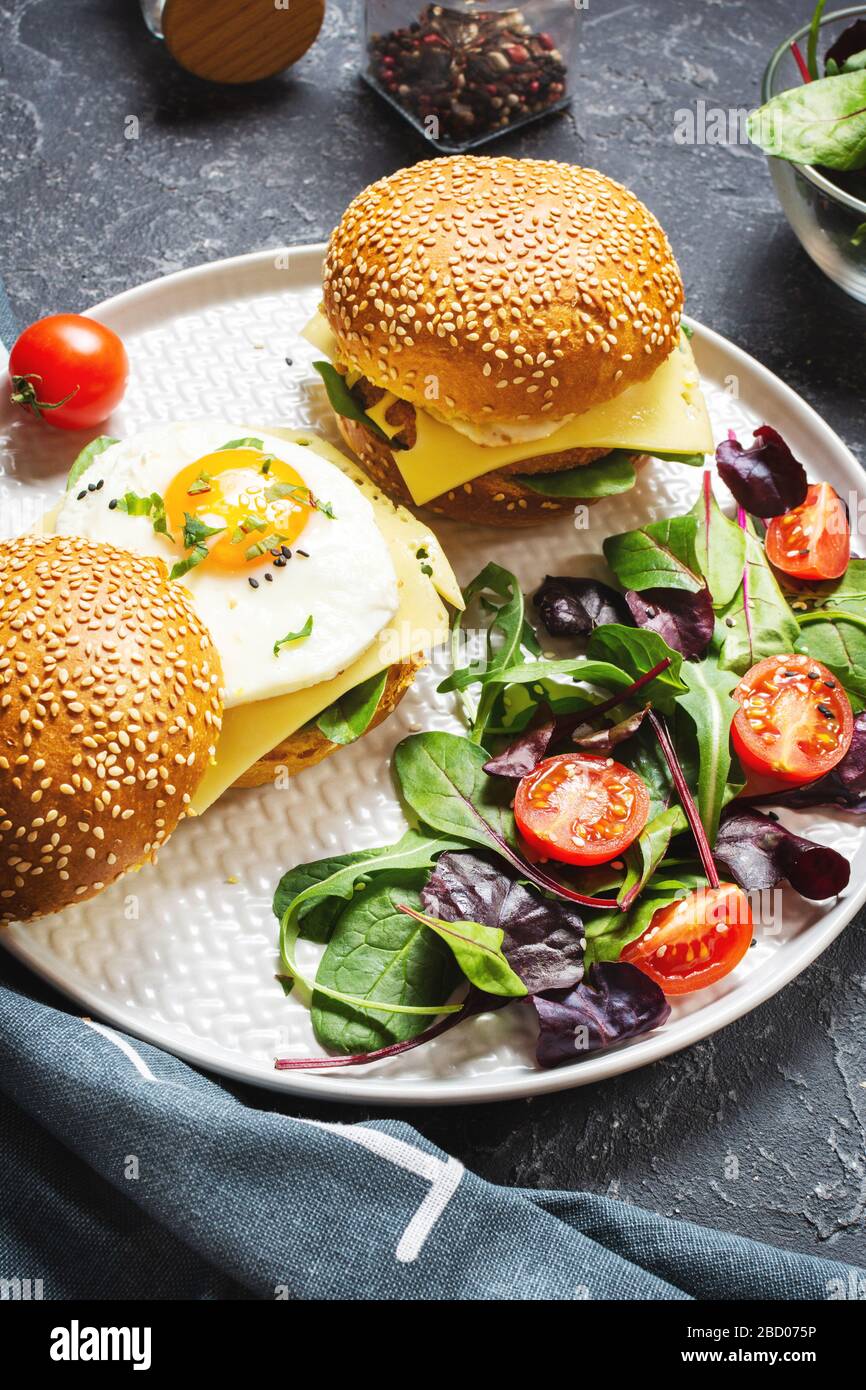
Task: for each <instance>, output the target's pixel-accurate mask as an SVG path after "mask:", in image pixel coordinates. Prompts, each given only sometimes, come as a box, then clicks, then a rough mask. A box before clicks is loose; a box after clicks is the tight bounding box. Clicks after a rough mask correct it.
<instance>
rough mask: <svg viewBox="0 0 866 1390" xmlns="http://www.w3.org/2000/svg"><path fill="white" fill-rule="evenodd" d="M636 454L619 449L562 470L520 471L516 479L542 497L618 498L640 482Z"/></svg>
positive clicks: (583, 499)
mask: <svg viewBox="0 0 866 1390" xmlns="http://www.w3.org/2000/svg"><path fill="white" fill-rule="evenodd" d="M634 458H635V454H634V453H633V452H627V451H626V450H624V449H616V450H614V451H613V452H612V453H610V454H606V455H605V457H604V458H601V459H596V461H595V463H584V464H578V465H577V467H576V468H564V469H563V470H562V471H561V472H559V473H519V474H517V475H516V477H517V482H519V483H520V484H521V486H522V487H528V488H529V490H530V492H539V493H541V495H542V496H543V497H570V498H573V499H575V500H577V501H586V502H589V501H591V500H592V499H593V498H594V497H616V496H617V494H619V493H620V492H628V491H630V489H631V488H633V487H634V485H635V483H636V482H637V474H636V473H635V470H634V463H633V461H632V460H633V459H634Z"/></svg>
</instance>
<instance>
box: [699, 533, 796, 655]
mask: <svg viewBox="0 0 866 1390" xmlns="http://www.w3.org/2000/svg"><path fill="white" fill-rule="evenodd" d="M743 534H744V536H745V542H746V563H745V566H744V569H743V580H742V582H741V584H740V587H739V589H738V590H737V592H736V594H735V595H734V597H733V599H732V600H731V602H730V603H729V604H727V605H726V607H725V608H724V609H723V610H722V612H721V613H720V615H719V621H718V622H717V623H716V635H715V638H714V639H713V648H714V650H715V652H716V653H717V655H718V660H719V665H720V666H723V667H724V668H725V670H728V671H736V672H737V674H738V675H740V676H743V675H745V673H746V672H747V671H748V670H749V669H750V667H752V666H754V665H755V663H756V662H757V661H760V660H761V658H762V657H765V656H776V655H778V653H779V652H784V651H793V650H794V647H795V643H796V642H797V640H798V638H799V636H800V629H799V627H798V625H797V621H796V619H795V617H794V614H793V613H792V612H791V609H790V608H789V607H788V604H787V602H786V600H785V596H784V594H783V593H782V591H781V589H780V588H779V585H778V583H777V581H776V578H775V576H774V574H773V571H772V570H771V569H770V566H769V564H768V563H767V558H766V556H765V554H764V547H763V546H762V545H761V544H760V543H759V541H758V540H757V538H756V536H755V532H754V529H753V527H752V525H751V522H749V523H747V524H746V527H745V528H744V529H743Z"/></svg>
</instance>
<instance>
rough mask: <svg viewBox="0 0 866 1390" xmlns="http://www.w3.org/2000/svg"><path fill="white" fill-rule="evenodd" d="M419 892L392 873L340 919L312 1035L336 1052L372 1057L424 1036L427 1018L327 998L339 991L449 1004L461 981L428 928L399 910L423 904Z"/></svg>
mask: <svg viewBox="0 0 866 1390" xmlns="http://www.w3.org/2000/svg"><path fill="white" fill-rule="evenodd" d="M419 887H420V879H419V880H418V881H417V882H416V886H415V888H410V887H409V886H407V884H406V883H405V882H402V881H398V882H394V881H392V880H390V879H389V878H388V877H387V876H385V877H383V878H381V879H379V880H378V881H377V882H376V884H375V885H373V886H371V887H369V888H367V889H366V890H365V891H364V892H363V893H361V894H359V895H358V897H357V898H355V899H354V900H353V901H352V902H351V903H350V904H349V906H348V907H346V908H345V909H344V911H343V912H342V913H341V914H340V917H339V920H338V921H337V924H336V927H335V928H334V932H333V935H332V936H331V940H330V942H329V943H328V947H327V950H326V951H325V954H324V955H323V956H322V959H321V962H320V964H319V969H318V971H317V973H316V980H315V984H316V986H317V988H316V989H315V990H314V992H313V1009H312V1020H313V1031H314V1033H315V1035H316V1038H317V1039H318V1041H319V1042H320V1043H321V1044H322V1046H323V1047H327V1048H329V1049H330V1050H331V1051H334V1052H347V1053H355V1052H371V1051H373V1049H374V1048H377V1047H384V1046H387V1045H388V1044H389V1043H394V1042H402V1041H404V1040H405V1039H406V1038H413V1037H415V1036H416V1035H417V1034H418V1033H421V1032H423V1031H424V1029H425V1028H426V1027H427V1025H428V1024H429V1021H430V1019H429V1016H428V1015H423V1014H406V1013H382V1012H379V1011H376V1012H375V1013H374V1012H371V1011H370V1010H368V1009H358V1008H356V1007H353V1006H352V1005H349V1004H343V1003H341V1002H339V1001H338V1000H335V999H331V998H328V996H326V995H325V994H324V993H323V992H322V988H321V987H322V986H327V987H328V988H330V989H332V990H333V991H334V992H335V993H340V994H344V995H349V996H354V997H356V998H360V999H364V1000H366V1001H369V1002H376V1003H377V1004H380V1005H385V1004H398V1005H404V1006H405V1005H412V1006H416V1005H417V1006H429V1005H434V1006H435V1005H436V1004H442V1005H444V1004H445V1001H446V1000H447V999H448V996H449V995H450V994H451V992H452V991H453V989H454V987H455V985H456V984H457V981H458V979H459V974H458V971H457V970H456V969H455V965H454V959H453V957H452V955H451V953H450V952H449V951H448V950H447V949H446V948H445V947H444V946H443V945H442V942H441V941H440V940H439V938H438V937H437V936H436V935H435V934H434V933H433V932H431V931H428V930H427V929H426V927H425V926H422V925H421V924H420V923H418V922H417V921H415V920H413V918H411V917H408V916H407V915H406V914H405V913H404V912H402V911H401V910H400V904H401V903H408V904H409V905H411V906H413V907H417V908H420V907H421V899H420V897H419V894H418V888H419Z"/></svg>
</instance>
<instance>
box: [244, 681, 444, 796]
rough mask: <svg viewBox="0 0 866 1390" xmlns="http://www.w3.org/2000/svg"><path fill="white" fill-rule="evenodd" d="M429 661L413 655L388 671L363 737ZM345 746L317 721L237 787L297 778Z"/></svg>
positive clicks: (280, 746) (260, 763)
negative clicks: (284, 777) (286, 777)
mask: <svg viewBox="0 0 866 1390" xmlns="http://www.w3.org/2000/svg"><path fill="white" fill-rule="evenodd" d="M426 664H427V663H426V661H425V659H424V657H422V656H412V657H409V658H408V659H407V660H406V661H400V662H396V663H395V664H394V665H393V666H392V667H390V669H389V671H388V679H387V680H386V682H385V689H384V690H383V691H382V698H381V699H380V701H379V703H378V705H377V706H376V713H375V714H374V715H373V718H372V719H371V720H370V723H369V724H368V726H367V728H366V729H365V730H364V734H363V737H366V735H367V734H368V733H369V732H370V731H371V729H375V728H376V727H377V726H378V725H379V724H381V723H382V722H383V721H384V720H385V719H387V718H388V715H389V714H392V713H393V712H394V710H395V709H396V708H397V706H398V705H399V703H400V701H401V700H402V698H403V696H404V695H405V694H406V691H407V690H408V689H409V687H410V685H411V684H412V682H413V681H414V679H415V677H416V675H417V674H418V672H419V671H420V670H421V668H422V667H423V666H426ZM342 746H343V745H342V744H339V743H332V742H331V740H330V739H329V738H326V737H325V735H324V734H323V733H322V731H321V729H320V728H319V727H318V726H317V725H316V723H315V722H313V723H312V724H305V725H304V727H303V728H302V729H298V730H297V732H296V733H294V734H291V735H290V737H289V738H287V739H285V740H284V742H283V743H279V744H277V746H276V748H274V749H273V750H272V752H270V753H268V754H267V755H266V756H265V757H264V758H260V759H259V761H258V762H257V763H254V764H253V766H252V767H251V768H249V770H248V771H247V772H245V773H244V774H243V776H242V777H239V778H238V780H237V781H236V782H235V784H234V785H235V786H236V787H263V786H266V785H267V784H268V783H270V782H273V781H274V779H275V778H276V777H277V776H278V775H280V774H283V775H286V776H289V777H296V776H297V775H298V773H299V772H303V771H304V769H305V768H308V767H314V766H315V764H316V763H320V762H321V761H322V759H323V758H328V757H330V755H331V754H332V753H336V752H337V751H338V750H339V749H340V748H341V747H342Z"/></svg>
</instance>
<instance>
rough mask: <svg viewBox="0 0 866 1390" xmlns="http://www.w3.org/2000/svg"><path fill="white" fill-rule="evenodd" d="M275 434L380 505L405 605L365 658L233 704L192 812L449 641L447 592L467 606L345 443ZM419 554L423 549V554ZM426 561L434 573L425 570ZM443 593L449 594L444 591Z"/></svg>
mask: <svg viewBox="0 0 866 1390" xmlns="http://www.w3.org/2000/svg"><path fill="white" fill-rule="evenodd" d="M256 428H258V429H260V430H261V429H262V428H264V427H263V426H262V425H259V426H258V427H252V426H243V427H241V426H239V427H238V432H239V434H250V435H254V434H255V432H256ZM267 433H268V434H275V435H277V436H279V437H280V438H283V439H288V440H291V441H292V442H294V443H305V444H308V445H309V447H310V448H312V449H315V451H316V453H318V454H321V455H322V457H323V458H326V459H328V461H329V462H330V463H333V464H335V465H336V467H337V468H339V469H341V471H342V472H343V473H345V474H347V476H348V477H349V478H351V480H352V482H353V483H355V484H356V486H357V487H359V488H360V489H361V491H362V492H363V493H364V494H365V496H367V497H368V498H369V500H370V502H371V503H372V505H373V507H374V509H375V513H376V524H377V525H378V527H379V530H380V531H381V533H382V535H383V537H384V539H385V542H386V544H387V546H388V549H389V551H390V552H391V559H392V561H393V564H394V569H395V570H396V572H397V586H398V594H399V607H398V609H397V612H396V613H395V615H394V617H393V619H392V620H391V622H390V624H389V625H388V627H386V628H385V629H383V631H382V632H381V633H380V634H379V636H378V637H377V638H376V640H375V642H373V643H371V645H370V646H369V647H368V648H367V650H366V651H365V652H364V653H363V655H361V656H360V657H359V658H358V659H357V661H354V662H353V663H352V665H351V666H348V667H347V668H346V670H345V671H341V672H340V674H339V675H337V676H334V677H333V679H332V680H329V681H324V682H320V683H319V684H318V685H314V686H310V687H308V689H306V690H296V691H293V693H292V694H290V695H280V696H277V697H276V698H275V699H273V700H260V701H257V702H255V703H253V704H250V705H240V706H236V707H235V708H234V709H230V710H226V712H225V714H224V717H223V727H222V732H221V734H220V738H219V742H218V744H217V750H216V758H215V760H214V763H213V764H212V765H211V767H210V768H209V769H208V771H207V772H206V773H205V775H204V778H203V779H202V782H201V784H200V786H199V788H198V790H197V792H196V793H195V796H194V797H193V800H192V806H191V808H190V809H191V811H192V813H193V814H195V815H201V813H202V812H203V811H206V810H207V808H208V807H209V806H212V805H213V803H214V802H215V801H216V800H217V798H218V797H220V796H222V794H223V792H225V791H227V790H228V788H229V787H231V786H232V785H233V783H235V782H236V781H237V779H238V778H239V777H240V776H242V774H243V773H245V772H247V771H248V770H249V768H251V767H252V766H253V764H254V763H257V762H258V761H259V759H260V758H263V757H264V756H265V755H266V754H267V753H270V752H271V751H272V750H273V749H274V748H276V747H278V746H279V744H281V743H283V742H284V741H285V740H286V739H287V738H290V737H291V735H292V734H294V733H297V731H298V729H300V728H302V727H303V725H304V724H308V723H310V721H311V720H313V719H315V718H316V717H317V716H318V715H320V714H321V713H322V711H323V710H324V709H327V707H328V705H330V704H332V703H333V702H334V700H338V699H339V698H340V696H341V695H345V694H346V692H347V691H348V690H351V689H352V688H353V686H356V685H360V684H361V682H362V681H365V680H369V679H370V677H372V676H375V675H378V674H379V672H380V671H384V670H386V668H387V667H389V666H391V665H393V664H394V663H395V662H399V661H404V660H406V659H407V658H408V657H410V656H415V655H416V654H418V653H429V652H430V651H431V650H432V649H433V648H434V647H436V646H439V645H440V644H441V643H443V642H445V641H447V639H448V634H449V620H448V613H447V610H446V608H445V605H444V604H443V602H442V599H443V598H444V599H445V600H446V601H447V602H448V603H450V604H451V605H452V606H453V607H455V608H462V607H463V599H462V596H461V593H460V587H459V585H458V583H457V580H456V579H455V577H454V574H453V571H452V569H451V566H450V565H449V564H448V561H447V560H446V558H445V554H444V552H443V550H442V548H441V546H440V544H439V542H438V540H437V539H436V537H435V536H434V535H433V532H432V531H431V530H430V529H429V527H428V526H427V525H425V523H424V522H423V521H419V520H418V518H417V517H414V516H412V514H411V512H408V511H406V509H405V508H404V507H398V506H395V504H394V503H393V502H390V501H389V500H388V499H387V498H386V497H384V496H383V495H382V493H381V492H380V491H379V489H378V488H377V487H376V485H375V484H374V483H373V482H371V480H370V479H369V478H368V477H367V475H366V474H365V473H364V472H363V471H362V470H361V469H360V468H359V467H358V466H357V464H354V463H352V462H351V461H350V460H349V459H347V458H346V457H345V456H344V455H343V454H341V453H340V452H339V451H338V450H337V449H335V448H333V447H332V446H331V445H330V444H327V443H326V442H325V441H324V440H323V439H319V438H318V437H317V436H314V435H310V434H308V433H305V432H304V431H303V430H289V429H281V428H279V427H278V426H267ZM56 510H57V509H55V511H54V512H50V513H48V515H47V516H46V517H45V518H44V520H43V527H42V529H44V530H45V531H48V532H51V531H53V530H54V525H53V517H54V516H55V515H56ZM419 552H421V553H420V554H419ZM422 565H423V566H424V567H425V568H426V569H428V570H430V571H431V573H430V574H425V573H424V571H423V570H422ZM440 596H441V597H440Z"/></svg>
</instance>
